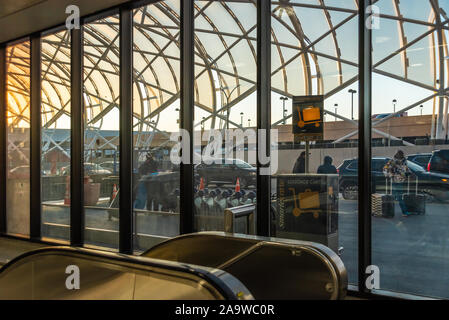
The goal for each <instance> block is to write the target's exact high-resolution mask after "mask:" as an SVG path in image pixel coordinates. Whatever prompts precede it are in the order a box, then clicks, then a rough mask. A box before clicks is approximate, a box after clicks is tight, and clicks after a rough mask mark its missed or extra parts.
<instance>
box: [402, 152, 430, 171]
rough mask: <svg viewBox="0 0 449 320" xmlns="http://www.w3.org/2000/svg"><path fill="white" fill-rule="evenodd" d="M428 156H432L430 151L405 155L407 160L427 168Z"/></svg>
mask: <svg viewBox="0 0 449 320" xmlns="http://www.w3.org/2000/svg"><path fill="white" fill-rule="evenodd" d="M430 157H432V154H431V153H418V154H409V155H408V156H407V160H408V161H411V162H414V163H416V164H417V165H419V166H421V167H423V168H424V169H426V168H427V165H428V164H429V160H430Z"/></svg>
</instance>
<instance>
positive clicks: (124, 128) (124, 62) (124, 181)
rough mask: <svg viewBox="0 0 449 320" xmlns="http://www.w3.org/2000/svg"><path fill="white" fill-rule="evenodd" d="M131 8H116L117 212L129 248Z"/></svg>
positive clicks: (128, 250) (121, 242)
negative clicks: (117, 105)
mask: <svg viewBox="0 0 449 320" xmlns="http://www.w3.org/2000/svg"><path fill="white" fill-rule="evenodd" d="M132 13H133V11H132V10H131V9H130V8H128V7H122V8H121V9H120V213H119V251H120V252H121V253H127V254H131V253H132V251H133V245H132V244H133V217H134V214H133V206H132V166H133V163H132V153H133V152H132V150H133V122H132V121H133V119H132V112H133V109H132V108H133V105H132V90H133V73H132V70H133V59H132V55H133V51H132V50H133V14H132Z"/></svg>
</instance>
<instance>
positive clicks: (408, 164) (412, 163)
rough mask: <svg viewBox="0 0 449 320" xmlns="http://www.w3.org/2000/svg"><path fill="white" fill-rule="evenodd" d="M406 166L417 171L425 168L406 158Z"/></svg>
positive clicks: (422, 170)
mask: <svg viewBox="0 0 449 320" xmlns="http://www.w3.org/2000/svg"><path fill="white" fill-rule="evenodd" d="M407 167H408V168H409V169H410V170H412V171H413V172H416V171H419V172H424V171H425V170H424V169H423V167H421V166H419V165H417V164H416V163H414V162H411V161H410V160H407Z"/></svg>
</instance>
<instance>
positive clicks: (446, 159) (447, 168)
mask: <svg viewBox="0 0 449 320" xmlns="http://www.w3.org/2000/svg"><path fill="white" fill-rule="evenodd" d="M427 171H428V172H440V173H445V174H449V150H436V151H434V152H432V156H431V157H430V160H429V163H428V165H427Z"/></svg>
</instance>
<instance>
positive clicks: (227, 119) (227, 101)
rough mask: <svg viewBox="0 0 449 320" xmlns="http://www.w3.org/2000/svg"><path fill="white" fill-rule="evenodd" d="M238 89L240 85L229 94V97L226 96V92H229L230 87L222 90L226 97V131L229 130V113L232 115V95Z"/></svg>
mask: <svg viewBox="0 0 449 320" xmlns="http://www.w3.org/2000/svg"><path fill="white" fill-rule="evenodd" d="M238 87H240V84H238V85H237V86H236V87H235V88H234V89H232V91H231V92H230V93H229V95H227V94H226V91H225V90H228V89H229V87H223V88H220V91H222V92H223V94H224V96H225V97H226V129H229V113H230V111H231V110H230V108H229V100H230V99H231V96H232V93H233V92H234V91H235V89H237V88H238Z"/></svg>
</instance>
